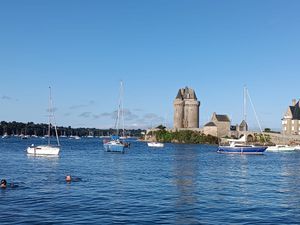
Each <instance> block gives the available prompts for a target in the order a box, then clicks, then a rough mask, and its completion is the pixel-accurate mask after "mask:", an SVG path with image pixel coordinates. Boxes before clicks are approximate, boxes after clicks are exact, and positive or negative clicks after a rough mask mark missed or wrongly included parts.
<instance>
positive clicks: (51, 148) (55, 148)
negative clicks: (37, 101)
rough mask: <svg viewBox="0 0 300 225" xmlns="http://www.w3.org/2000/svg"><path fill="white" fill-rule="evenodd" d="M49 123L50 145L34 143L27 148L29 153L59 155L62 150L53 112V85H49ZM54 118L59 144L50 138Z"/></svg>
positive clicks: (49, 136)
mask: <svg viewBox="0 0 300 225" xmlns="http://www.w3.org/2000/svg"><path fill="white" fill-rule="evenodd" d="M49 92H50V95H49V125H48V135H47V136H48V145H38V146H35V145H34V144H32V145H31V146H29V147H28V148H27V153H28V154H34V155H58V154H59V151H60V143H59V139H58V133H57V128H56V124H55V117H54V112H53V106H52V96H51V87H49ZM52 120H53V124H54V129H55V136H56V141H57V145H51V143H50V138H51V122H52Z"/></svg>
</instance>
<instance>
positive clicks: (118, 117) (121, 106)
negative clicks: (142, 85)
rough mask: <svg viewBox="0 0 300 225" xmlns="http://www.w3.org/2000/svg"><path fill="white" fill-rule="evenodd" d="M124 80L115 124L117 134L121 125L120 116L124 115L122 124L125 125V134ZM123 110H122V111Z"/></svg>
mask: <svg viewBox="0 0 300 225" xmlns="http://www.w3.org/2000/svg"><path fill="white" fill-rule="evenodd" d="M122 95H123V81H121V82H120V94H119V105H118V114H117V120H116V124H115V128H116V130H117V135H119V126H120V116H122V123H123V124H122V126H123V135H124V112H123V111H124V110H123V100H122ZM121 110H122V112H121Z"/></svg>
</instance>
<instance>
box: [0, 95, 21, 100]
mask: <svg viewBox="0 0 300 225" xmlns="http://www.w3.org/2000/svg"><path fill="white" fill-rule="evenodd" d="M0 99H1V100H4V101H18V99H15V98H13V97H10V96H8V95H2V96H1V97H0Z"/></svg>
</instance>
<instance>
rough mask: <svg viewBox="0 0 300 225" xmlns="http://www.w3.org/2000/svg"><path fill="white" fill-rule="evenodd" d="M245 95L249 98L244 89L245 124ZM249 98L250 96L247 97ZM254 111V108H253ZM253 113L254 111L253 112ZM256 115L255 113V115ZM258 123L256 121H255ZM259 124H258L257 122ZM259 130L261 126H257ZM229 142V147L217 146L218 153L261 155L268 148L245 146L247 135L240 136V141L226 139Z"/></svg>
mask: <svg viewBox="0 0 300 225" xmlns="http://www.w3.org/2000/svg"><path fill="white" fill-rule="evenodd" d="M247 95H248V96H249V93H248V90H247V88H246V87H244V121H245V122H246V99H247ZM249 98H250V96H249ZM250 102H251V105H252V107H253V104H252V101H251V98H250ZM253 110H254V107H253ZM254 112H255V111H254ZM255 115H256V113H255ZM257 122H258V120H257ZM258 123H259V122H258ZM259 127H260V130H261V131H262V129H261V126H260V124H259ZM227 141H228V142H229V146H219V148H218V151H217V152H218V153H231V154H234V153H235V154H262V153H263V152H264V151H266V149H267V148H268V146H255V145H248V144H247V134H245V135H244V136H242V137H241V138H240V139H227Z"/></svg>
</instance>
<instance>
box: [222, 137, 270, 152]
mask: <svg viewBox="0 0 300 225" xmlns="http://www.w3.org/2000/svg"><path fill="white" fill-rule="evenodd" d="M227 141H229V146H219V149H218V153H232V154H234V153H237V154H262V153H263V152H264V151H265V150H266V149H267V146H255V145H247V144H246V136H245V135H244V136H242V137H241V138H240V139H227Z"/></svg>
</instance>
